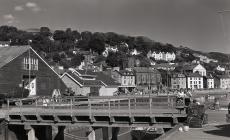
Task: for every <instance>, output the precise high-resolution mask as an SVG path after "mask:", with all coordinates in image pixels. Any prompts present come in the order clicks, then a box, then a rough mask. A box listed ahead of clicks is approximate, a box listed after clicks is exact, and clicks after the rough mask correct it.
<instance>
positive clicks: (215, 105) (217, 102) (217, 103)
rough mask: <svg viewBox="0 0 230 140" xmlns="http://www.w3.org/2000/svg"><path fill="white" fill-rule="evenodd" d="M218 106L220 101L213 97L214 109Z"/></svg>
mask: <svg viewBox="0 0 230 140" xmlns="http://www.w3.org/2000/svg"><path fill="white" fill-rule="evenodd" d="M219 108H220V101H219V99H218V98H215V103H214V109H215V110H218V109H219Z"/></svg>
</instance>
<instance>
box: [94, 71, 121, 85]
mask: <svg viewBox="0 0 230 140" xmlns="http://www.w3.org/2000/svg"><path fill="white" fill-rule="evenodd" d="M95 73H96V75H97V77H96V79H97V80H100V81H102V82H103V83H105V84H106V85H107V86H119V85H120V83H117V82H116V81H115V80H114V79H113V78H112V77H110V76H108V75H106V74H104V73H103V72H95Z"/></svg>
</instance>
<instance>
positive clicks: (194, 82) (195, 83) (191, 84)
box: [187, 77, 204, 89]
mask: <svg viewBox="0 0 230 140" xmlns="http://www.w3.org/2000/svg"><path fill="white" fill-rule="evenodd" d="M187 85H188V88H191V89H203V88H204V83H203V77H188V80H187Z"/></svg>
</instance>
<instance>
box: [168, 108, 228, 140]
mask: <svg viewBox="0 0 230 140" xmlns="http://www.w3.org/2000/svg"><path fill="white" fill-rule="evenodd" d="M206 113H207V114H208V120H209V122H208V124H207V125H205V126H204V127H203V128H190V130H189V131H188V132H178V131H177V132H175V133H174V134H172V135H171V136H170V137H168V138H167V139H166V140H178V139H182V140H185V139H186V140H229V139H230V124H228V123H226V117H225V115H226V113H227V111H211V110H209V111H206Z"/></svg>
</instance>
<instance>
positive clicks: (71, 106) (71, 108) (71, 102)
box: [70, 98, 73, 117]
mask: <svg viewBox="0 0 230 140" xmlns="http://www.w3.org/2000/svg"><path fill="white" fill-rule="evenodd" d="M70 111H71V117H72V116H73V101H72V98H71V99H70Z"/></svg>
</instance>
